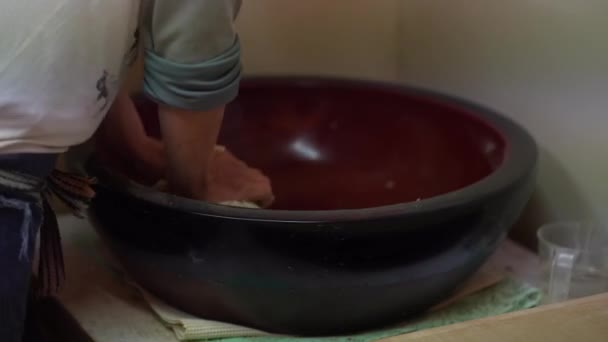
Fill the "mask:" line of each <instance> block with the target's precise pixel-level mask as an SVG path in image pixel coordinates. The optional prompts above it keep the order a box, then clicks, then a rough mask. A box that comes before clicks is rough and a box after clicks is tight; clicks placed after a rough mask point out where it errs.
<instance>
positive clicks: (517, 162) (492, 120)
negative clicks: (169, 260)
mask: <svg viewBox="0 0 608 342" xmlns="http://www.w3.org/2000/svg"><path fill="white" fill-rule="evenodd" d="M284 82H289V83H290V85H292V86H294V85H295V86H306V87H310V86H318V85H322V86H335V87H357V88H361V87H367V88H373V89H374V90H377V91H384V92H392V93H401V94H405V93H407V94H408V95H412V96H418V97H423V98H425V99H426V100H428V101H435V102H439V103H441V104H442V105H444V106H446V105H448V106H453V107H456V108H458V109H460V110H464V112H465V113H463V114H465V115H466V114H467V113H473V114H474V115H471V118H473V119H475V120H481V121H482V122H483V123H484V124H486V125H488V126H490V128H492V129H494V130H495V131H496V132H497V133H498V134H499V135H500V136H501V137H502V139H503V141H504V143H505V156H504V159H503V161H502V163H501V164H500V165H499V166H498V167H497V168H496V169H495V170H494V171H493V172H492V173H490V174H489V175H487V176H486V177H484V178H481V179H479V180H478V181H476V182H474V183H472V184H469V185H467V186H465V187H463V188H460V189H457V190H454V191H450V192H446V193H444V194H441V195H437V196H433V197H429V198H424V199H421V200H419V201H413V202H403V203H396V204H390V205H384V206H376V207H368V208H361V209H336V210H274V209H250V208H238V207H230V206H224V205H219V204H213V203H209V202H204V201H197V200H193V199H188V198H184V197H179V196H176V195H172V194H168V193H164V192H160V191H157V190H154V189H153V188H150V187H146V186H144V185H141V184H139V183H136V182H134V181H132V180H129V179H127V178H125V177H124V176H121V175H119V174H117V173H116V172H113V171H111V170H109V169H108V168H106V167H103V166H101V165H99V163H98V162H96V160H95V158H94V157H92V158H91V159H89V161H88V162H87V166H86V169H87V171H89V172H91V171H92V174H93V175H94V176H95V177H97V178H98V179H99V180H100V182H99V184H98V186H99V185H103V186H109V187H110V188H112V191H115V192H120V193H122V194H124V195H128V196H130V197H133V198H135V199H138V200H141V201H143V202H146V203H149V204H153V205H157V206H162V207H165V208H168V209H172V210H175V211H180V212H186V213H189V214H195V215H201V216H207V217H218V218H223V219H230V220H246V221H251V220H253V221H265V222H291V223H311V222H316V223H324V222H352V221H366V220H375V219H387V218H390V217H404V216H414V215H420V214H426V213H430V212H436V211H440V210H448V209H450V208H454V207H459V206H468V205H470V204H471V203H479V202H483V201H484V200H486V199H488V198H489V197H493V196H496V195H498V194H500V193H503V192H504V191H508V190H509V189H511V188H512V187H514V186H515V185H516V184H518V183H519V182H521V181H523V180H524V179H525V178H526V177H527V176H528V175H529V174H530V173H532V172H534V169H535V167H536V163H537V159H538V147H537V145H536V142H535V141H534V139H533V138H532V136H531V135H530V134H529V133H528V132H527V131H526V130H525V129H524V128H523V127H522V126H520V125H519V124H517V123H516V122H515V121H513V120H511V119H509V118H507V117H505V116H503V115H501V114H499V113H498V112H496V111H494V110H492V109H489V108H487V107H485V106H482V105H480V104H477V103H474V102H472V101H469V100H465V99H462V98H460V97H456V96H452V95H447V94H445V93H442V92H438V91H435V90H430V89H427V88H422V87H416V86H411V85H404V84H401V83H399V84H398V83H392V82H385V81H369V80H360V79H349V78H335V77H320V76H291V75H286V76H254V77H248V78H246V79H244V80H243V85H244V86H247V84H252V83H255V84H256V85H259V84H264V85H272V84H281V83H284ZM93 205H94V204H93Z"/></svg>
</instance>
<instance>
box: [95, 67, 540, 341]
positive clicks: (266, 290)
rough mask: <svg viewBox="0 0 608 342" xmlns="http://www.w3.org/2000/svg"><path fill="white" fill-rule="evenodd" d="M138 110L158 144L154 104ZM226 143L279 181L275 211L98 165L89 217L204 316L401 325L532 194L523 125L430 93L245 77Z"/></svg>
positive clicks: (133, 263)
mask: <svg viewBox="0 0 608 342" xmlns="http://www.w3.org/2000/svg"><path fill="white" fill-rule="evenodd" d="M138 106H139V108H140V110H141V112H142V115H143V117H144V118H145V121H146V126H147V128H148V130H149V132H150V133H151V134H158V123H157V121H156V117H155V115H156V107H155V105H154V104H152V103H151V102H149V101H146V100H145V99H142V98H140V99H138ZM220 140H221V143H223V144H225V145H226V146H228V148H229V149H231V150H232V151H233V152H234V153H235V154H236V155H237V156H239V157H240V158H242V159H244V160H245V161H246V162H248V163H249V164H251V165H252V166H255V167H258V168H260V169H262V170H263V171H264V172H265V173H266V174H268V175H269V176H270V178H271V179H272V182H273V187H274V191H275V194H276V203H275V205H274V207H273V208H270V209H263V210H257V209H243V208H232V207H225V206H219V205H213V204H209V203H203V202H198V201H193V200H188V199H184V198H178V197H175V196H172V195H168V194H164V193H160V192H157V191H155V190H154V189H151V188H148V187H145V186H141V185H138V184H136V183H134V182H132V181H129V180H127V179H126V178H125V177H122V176H120V173H118V172H116V171H115V170H110V169H109V168H107V167H104V166H103V165H100V164H99V163H98V162H95V161H94V160H93V161H92V163H91V164H90V165H89V169H90V171H91V172H92V173H93V174H95V175H96V176H97V177H98V178H99V181H100V183H99V185H98V187H97V191H98V195H97V198H96V199H95V200H94V202H93V205H92V207H91V217H92V219H93V222H94V224H95V226H96V228H97V229H98V231H99V232H100V233H101V235H102V236H103V237H104V238H105V239H106V240H107V241H108V243H109V245H110V246H111V248H112V250H113V251H114V253H115V254H116V255H117V256H118V258H119V260H121V262H122V263H123V266H124V267H125V268H126V269H127V270H128V272H129V273H130V275H131V277H133V278H134V279H135V280H136V281H137V282H138V283H139V284H140V285H141V286H143V287H144V288H146V289H147V290H148V291H150V292H151V293H153V294H155V295H156V296H158V297H159V298H161V299H163V300H165V301H166V302H167V303H169V304H171V305H173V306H175V307H177V308H180V309H182V310H184V311H187V312H190V313H192V314H195V315H198V316H201V317H205V318H208V319H214V320H220V321H227V322H233V323H238V324H245V325H249V326H253V327H256V328H260V329H265V330H268V331H272V332H277V333H287V334H298V335H328V334H341V333H348V332H354V331H360V330H364V329H369V328H376V327H381V326H384V325H388V324H392V323H397V322H400V321H402V320H404V319H406V318H408V317H410V316H411V315H413V314H416V313H420V312H422V311H424V310H426V309H428V308H429V307H431V306H433V305H434V304H437V303H438V302H440V301H441V300H443V299H445V298H446V297H447V296H449V295H450V293H452V292H453V291H454V290H455V289H457V288H458V286H459V285H461V284H462V283H463V281H465V280H466V279H467V278H468V277H469V276H470V275H471V274H472V273H473V272H475V271H476V270H477V269H478V268H479V266H480V265H481V264H482V263H483V262H484V260H486V259H487V257H488V256H489V255H490V254H491V253H492V252H493V251H494V250H495V248H496V247H497V244H498V243H499V242H500V241H501V239H502V238H503V237H504V236H505V235H506V233H507V231H508V229H509V228H510V227H511V226H512V224H513V223H514V222H515V220H516V219H517V217H518V216H519V214H520V212H521V210H522V208H523V207H524V205H525V203H526V202H527V200H528V198H529V195H530V193H531V190H532V187H533V185H534V169H535V164H536V159H537V148H536V145H535V143H534V141H533V139H532V138H531V137H530V136H529V135H528V134H527V133H526V132H525V131H524V130H523V129H522V128H521V127H520V126H518V125H517V124H515V123H514V122H512V121H511V120H508V119H506V118H505V117H503V116H500V115H498V114H496V113H494V112H493V111H491V110H489V109H486V108H483V107H480V106H478V105H475V104H472V103H470V102H467V101H463V100H460V99H456V98H453V97H448V96H445V95H441V94H437V93H434V92H430V91H426V90H420V89H414V88H409V87H404V86H397V85H386V84H378V83H369V82H361V81H349V80H335V79H319V78H287V77H285V78H256V79H249V80H246V81H244V82H243V84H242V89H241V93H240V96H239V98H238V100H237V101H235V102H234V103H233V104H231V105H230V106H229V108H228V110H227V114H226V119H225V124H224V128H223V131H222V134H221V139H220Z"/></svg>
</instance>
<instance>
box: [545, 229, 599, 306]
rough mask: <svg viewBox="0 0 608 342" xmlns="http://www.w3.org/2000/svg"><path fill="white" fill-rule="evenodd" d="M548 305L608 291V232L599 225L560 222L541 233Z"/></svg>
mask: <svg viewBox="0 0 608 342" xmlns="http://www.w3.org/2000/svg"><path fill="white" fill-rule="evenodd" d="M538 243H539V253H540V258H541V263H542V270H543V290H544V292H545V302H547V303H555V302H560V301H564V300H567V299H572V298H580V297H586V296H590V295H594V294H598V293H602V292H606V291H608V229H606V227H605V226H602V225H599V224H596V223H586V222H558V223H551V224H547V225H544V226H542V227H541V228H540V229H539V230H538Z"/></svg>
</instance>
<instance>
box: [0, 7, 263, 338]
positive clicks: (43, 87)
mask: <svg viewBox="0 0 608 342" xmlns="http://www.w3.org/2000/svg"><path fill="white" fill-rule="evenodd" d="M239 7H240V1H238V0H196V1H193V0H180V1H175V0H143V1H140V0H103V1H99V0H28V1H24V0H5V1H3V2H2V4H1V5H0V36H1V38H0V341H3V342H14V341H20V339H21V336H22V330H23V320H24V315H25V311H26V308H25V307H26V301H27V293H28V287H29V284H30V275H31V262H32V258H33V255H34V251H33V248H34V246H35V240H36V235H37V232H38V227H39V226H40V225H41V223H42V222H43V220H44V222H46V219H45V218H48V216H49V215H51V213H50V212H49V211H48V207H47V206H46V205H43V200H42V197H41V191H43V190H44V189H45V184H46V183H45V181H44V180H45V179H46V178H47V176H49V174H50V173H51V171H52V169H53V167H54V163H55V160H56V158H57V155H58V154H59V153H62V152H64V151H66V150H67V149H68V148H69V147H70V146H74V145H77V144H80V143H81V142H83V141H85V140H87V139H88V138H89V137H91V136H92V135H93V134H94V132H95V131H96V130H97V128H98V126H99V125H100V123H101V122H102V120H103V119H104V117H106V114H108V115H107V119H106V120H105V122H104V123H103V125H101V127H100V129H99V132H98V138H99V139H100V140H101V141H102V142H104V143H105V144H106V145H107V147H108V148H109V149H113V150H114V151H116V152H117V153H118V154H119V155H121V156H123V157H124V158H126V159H129V160H132V161H133V163H135V164H137V165H139V167H141V168H143V169H146V168H149V169H150V170H157V171H159V172H160V173H162V174H163V175H165V176H166V178H167V180H168V182H169V185H170V188H171V191H173V192H175V193H176V194H178V195H182V196H187V197H191V198H195V199H201V200H208V201H215V200H219V199H215V198H212V197H210V194H221V195H220V196H219V197H222V198H221V199H225V198H228V197H230V196H231V193H226V192H225V191H224V192H222V191H221V189H219V190H218V189H215V190H214V191H210V190H211V188H212V187H213V184H210V183H209V182H208V170H209V165H210V163H212V162H220V163H222V162H225V163H226V165H229V167H237V168H240V169H239V173H240V174H241V175H243V177H245V178H247V179H250V180H251V179H253V180H254V181H257V182H259V183H260V184H262V185H261V186H259V187H257V188H256V190H255V191H254V192H255V193H251V192H250V193H238V194H237V193H234V194H233V195H234V196H237V198H231V199H232V200H249V199H250V198H260V197H264V196H266V197H267V196H269V195H270V186H269V183H268V181H267V179H265V177H264V176H263V175H261V174H259V172H257V171H255V170H252V169H249V168H247V167H246V166H245V165H244V164H242V163H239V162H238V161H236V159H234V158H233V157H231V156H229V155H228V156H222V157H221V158H218V157H217V156H216V155H215V154H214V153H216V152H214V147H215V144H216V140H217V136H218V132H219V129H220V126H221V122H222V117H223V113H224V106H225V105H226V104H227V103H228V102H230V101H231V100H232V99H234V98H235V97H236V95H237V92H238V85H239V80H240V76H241V64H240V44H239V41H238V37H237V35H236V33H235V31H234V26H233V20H234V19H235V17H236V14H237V13H238V10H239ZM140 18H141V20H140ZM138 39H141V40H142V43H143V44H144V47H145V48H144V53H145V55H144V56H143V57H144V63H145V75H144V93H145V94H146V95H147V96H149V97H150V98H151V99H153V100H154V101H156V102H157V103H158V104H159V108H160V110H159V119H160V124H161V130H162V133H163V142H159V141H156V140H153V139H151V138H149V137H147V136H146V135H145V132H144V130H143V126H142V124H141V123H140V122H139V119H138V115H137V112H136V110H135V108H134V106H133V103H132V102H131V100H130V99H129V96H128V93H127V91H126V90H124V89H122V90H121V89H120V87H121V84H122V80H123V79H124V75H125V71H126V70H127V69H128V66H129V65H130V63H132V62H133V60H134V58H135V54H136V53H137V50H138V49H137V46H138ZM216 168H220V169H221V167H216ZM59 183H61V182H59ZM226 191H229V190H226ZM78 197H79V196H78V194H76V196H75V198H78ZM45 207H47V208H46V210H45ZM43 235H44V234H43Z"/></svg>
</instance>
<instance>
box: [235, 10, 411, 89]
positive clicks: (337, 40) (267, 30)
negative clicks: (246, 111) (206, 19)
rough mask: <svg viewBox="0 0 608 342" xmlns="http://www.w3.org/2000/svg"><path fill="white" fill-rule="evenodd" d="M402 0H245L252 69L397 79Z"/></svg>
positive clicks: (247, 57) (243, 25)
mask: <svg viewBox="0 0 608 342" xmlns="http://www.w3.org/2000/svg"><path fill="white" fill-rule="evenodd" d="M400 3H401V1H400V0H245V1H244V5H243V8H242V12H241V14H240V16H239V20H238V29H239V34H240V36H241V41H242V44H243V59H244V61H243V63H244V67H245V71H246V72H247V73H249V74H259V73H264V74H269V73H273V74H280V73H299V74H322V75H333V76H357V77H362V78H370V79H396V78H397V77H398V74H399V72H398V70H399V66H398V63H397V61H398V60H397V58H396V57H397V55H398V53H399V52H398V50H399V45H398V44H395V42H396V41H397V38H398V35H399V31H398V29H399V26H398V24H399V23H398V20H399V10H400Z"/></svg>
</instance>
